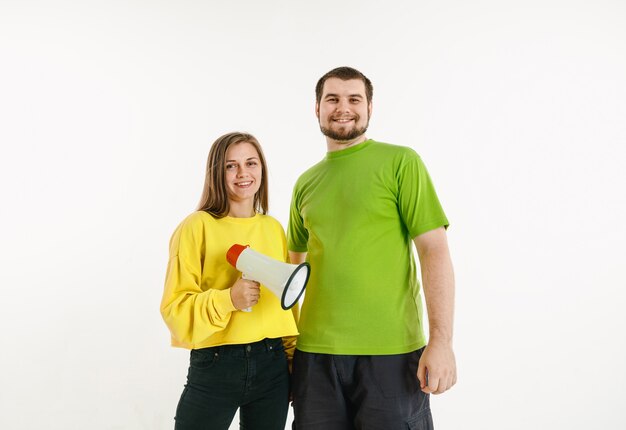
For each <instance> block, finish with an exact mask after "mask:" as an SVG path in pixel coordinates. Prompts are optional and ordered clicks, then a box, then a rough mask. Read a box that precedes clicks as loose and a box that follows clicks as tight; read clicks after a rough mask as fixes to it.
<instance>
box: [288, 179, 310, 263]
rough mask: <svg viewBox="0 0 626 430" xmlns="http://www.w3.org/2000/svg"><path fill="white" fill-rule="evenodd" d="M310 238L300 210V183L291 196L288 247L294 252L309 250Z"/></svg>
mask: <svg viewBox="0 0 626 430" xmlns="http://www.w3.org/2000/svg"><path fill="white" fill-rule="evenodd" d="M308 240H309V232H308V231H307V229H306V227H305V226H304V219H303V217H302V212H301V210H300V201H299V193H298V184H296V186H295V187H294V189H293V194H292V196H291V208H290V210H289V225H288V227H287V247H288V248H289V250H290V251H293V252H307V243H308Z"/></svg>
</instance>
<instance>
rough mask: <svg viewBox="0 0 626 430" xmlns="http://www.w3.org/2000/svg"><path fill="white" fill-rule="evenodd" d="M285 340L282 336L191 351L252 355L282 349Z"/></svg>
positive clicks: (212, 353) (241, 355) (242, 355)
mask: <svg viewBox="0 0 626 430" xmlns="http://www.w3.org/2000/svg"><path fill="white" fill-rule="evenodd" d="M283 349H284V348H283V340H282V339H281V338H276V339H267V338H265V339H262V340H259V341H258V342H252V343H239V344H236V345H219V346H211V347H208V348H200V349H192V350H191V353H192V354H194V353H196V354H211V355H228V356H231V357H249V356H250V355H254V354H259V353H264V352H272V351H282V350H283Z"/></svg>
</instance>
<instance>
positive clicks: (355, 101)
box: [315, 78, 372, 141]
mask: <svg viewBox="0 0 626 430" xmlns="http://www.w3.org/2000/svg"><path fill="white" fill-rule="evenodd" d="M371 112H372V104H371V103H368V102H367V97H366V96H365V84H364V83H363V81H362V80H360V79H350V80H347V81H343V80H341V79H339V78H329V79H328V80H327V81H326V82H324V90H323V91H322V98H321V99H320V102H319V103H318V104H316V106H315V114H316V116H317V119H318V120H319V123H320V129H321V130H322V133H323V134H324V135H325V136H327V137H329V138H331V139H334V140H336V141H350V140H353V139H356V138H357V137H359V136H361V135H363V134H365V131H366V130H367V126H368V124H369V119H370V114H371Z"/></svg>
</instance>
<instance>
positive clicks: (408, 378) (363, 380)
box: [292, 348, 433, 430]
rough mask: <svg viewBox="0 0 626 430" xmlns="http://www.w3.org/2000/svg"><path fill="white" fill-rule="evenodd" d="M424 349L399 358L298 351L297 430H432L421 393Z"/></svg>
mask: <svg viewBox="0 0 626 430" xmlns="http://www.w3.org/2000/svg"><path fill="white" fill-rule="evenodd" d="M422 351H423V348H422V349H420V350H417V351H413V352H409V353H406V354H398V355H331V354H313V353H307V352H302V351H298V350H296V352H295V355H294V363H293V375H292V381H293V408H294V416H295V421H294V427H295V428H296V429H297V430H347V429H363V430H364V429H381V430H382V429H384V430H393V429H413V430H431V429H433V421H432V416H431V413H430V401H429V395H428V394H425V393H423V392H422V391H421V390H420V383H419V380H418V379H417V366H418V363H419V359H420V357H421V355H422Z"/></svg>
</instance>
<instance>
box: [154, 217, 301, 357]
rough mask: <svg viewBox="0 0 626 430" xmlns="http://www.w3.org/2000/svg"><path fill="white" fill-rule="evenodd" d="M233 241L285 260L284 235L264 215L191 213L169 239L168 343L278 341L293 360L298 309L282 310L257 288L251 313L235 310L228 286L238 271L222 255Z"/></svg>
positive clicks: (165, 315)
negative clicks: (272, 339)
mask: <svg viewBox="0 0 626 430" xmlns="http://www.w3.org/2000/svg"><path fill="white" fill-rule="evenodd" d="M236 243H238V244H241V245H250V247H251V248H252V249H254V250H255V251H257V252H260V253H262V254H265V255H267V256H269V257H272V258H275V259H277V260H280V261H287V258H288V257H287V255H288V254H287V244H286V239H285V232H284V230H283V228H282V226H281V225H280V223H279V222H278V221H276V220H275V219H274V218H272V217H270V216H267V215H261V214H257V215H255V216H254V217H252V218H233V217H224V218H220V219H216V218H213V217H212V216H211V215H209V214H208V213H206V212H202V211H201V212H195V213H193V214H191V215H189V216H188V217H187V218H186V219H185V220H183V222H182V223H181V224H180V225H179V226H178V228H177V229H176V231H175V232H174V234H173V235H172V239H171V241H170V258H169V262H168V265H167V274H166V278H165V290H164V292H163V299H162V301H161V315H162V316H163V319H164V320H165V323H166V324H167V326H168V328H169V329H170V332H171V334H172V345H173V346H177V347H182V348H188V349H198V348H206V347H210V346H217V345H232V344H242V343H251V342H256V341H258V340H261V339H264V338H278V337H282V338H283V343H284V344H285V351H286V352H287V355H288V357H289V358H291V356H292V355H293V350H294V348H295V342H296V335H297V334H298V329H297V327H296V319H297V317H298V306H297V305H296V306H294V307H293V308H292V309H291V310H287V311H285V310H283V309H282V308H281V306H280V300H279V299H278V298H277V297H276V296H275V295H274V294H273V293H272V292H271V291H270V290H268V289H266V288H265V287H264V286H263V285H261V297H260V299H259V302H258V303H257V304H256V305H255V306H253V307H252V312H242V311H239V310H237V309H236V308H235V307H234V306H233V303H232V301H231V298H230V287H231V286H232V285H233V284H234V283H235V281H236V280H237V279H238V278H240V277H241V273H240V272H239V271H237V269H235V268H234V267H232V266H231V265H230V264H229V263H228V261H226V251H228V249H229V248H230V247H231V246H232V245H233V244H236Z"/></svg>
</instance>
